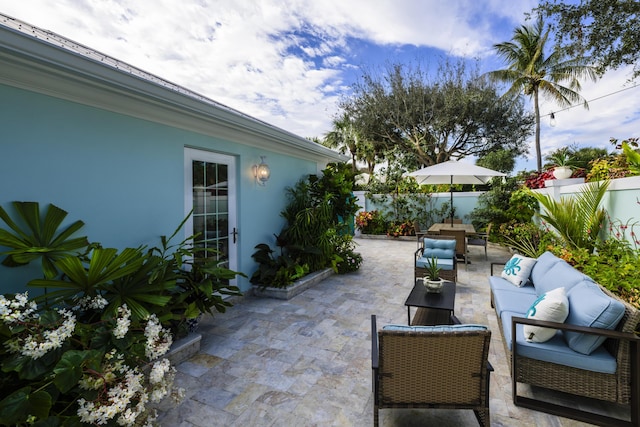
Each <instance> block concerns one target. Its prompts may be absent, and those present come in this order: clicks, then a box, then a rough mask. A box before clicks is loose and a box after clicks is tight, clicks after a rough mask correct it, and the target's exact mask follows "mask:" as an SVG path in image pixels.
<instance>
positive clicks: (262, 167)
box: [253, 156, 271, 186]
mask: <svg viewBox="0 0 640 427" xmlns="http://www.w3.org/2000/svg"><path fill="white" fill-rule="evenodd" d="M265 157H266V156H260V164H259V165H253V176H255V177H256V182H257V183H258V185H262V186H264V185H265V184H266V183H267V181H269V177H270V176H271V170H270V169H269V165H268V164H266V163H265V162H264V158H265Z"/></svg>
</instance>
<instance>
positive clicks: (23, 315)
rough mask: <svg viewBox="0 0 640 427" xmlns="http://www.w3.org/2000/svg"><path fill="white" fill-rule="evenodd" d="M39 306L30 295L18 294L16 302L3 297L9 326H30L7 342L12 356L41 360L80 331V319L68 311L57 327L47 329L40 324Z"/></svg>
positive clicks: (2, 313)
mask: <svg viewBox="0 0 640 427" xmlns="http://www.w3.org/2000/svg"><path fill="white" fill-rule="evenodd" d="M36 310H37V306H36V304H35V302H33V301H29V299H28V296H27V293H26V292H25V293H24V294H16V296H15V298H14V299H13V300H8V299H6V298H5V297H4V295H0V318H1V319H2V321H3V322H4V323H5V324H8V325H9V326H10V327H11V325H14V324H17V323H22V324H26V325H27V326H28V328H27V330H26V333H21V334H19V335H16V336H15V337H13V338H12V339H9V340H7V341H6V342H5V347H6V348H7V349H8V350H9V352H11V353H20V354H22V355H23V356H27V357H30V358H32V359H39V358H40V357H42V356H44V355H45V354H47V353H48V352H50V351H51V350H54V349H56V348H60V347H62V345H63V344H64V342H65V341H66V340H68V339H69V338H70V337H71V336H72V335H73V332H74V330H75V329H76V317H75V316H74V315H73V314H72V313H71V312H70V311H68V310H64V309H60V310H58V313H59V314H60V315H61V316H62V317H63V319H64V320H63V321H62V323H61V324H60V325H59V327H57V328H53V329H47V328H46V327H45V326H44V325H41V324H40V323H39V322H38V318H39V316H38V313H36V312H35V311H36Z"/></svg>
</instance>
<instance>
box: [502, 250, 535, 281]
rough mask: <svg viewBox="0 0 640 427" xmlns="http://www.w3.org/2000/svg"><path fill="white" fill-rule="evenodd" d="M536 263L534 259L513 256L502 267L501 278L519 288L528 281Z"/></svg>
mask: <svg viewBox="0 0 640 427" xmlns="http://www.w3.org/2000/svg"><path fill="white" fill-rule="evenodd" d="M536 261H537V260H536V259H535V258H527V257H526V256H522V255H514V256H512V257H511V259H510V260H509V261H507V263H506V264H505V265H504V269H503V270H502V274H501V276H502V277H503V278H505V279H507V280H508V281H509V282H511V283H512V284H514V285H516V286H517V287H519V288H520V287H522V286H524V285H525V284H526V283H527V282H528V281H529V275H530V274H531V270H532V269H533V266H534V265H536Z"/></svg>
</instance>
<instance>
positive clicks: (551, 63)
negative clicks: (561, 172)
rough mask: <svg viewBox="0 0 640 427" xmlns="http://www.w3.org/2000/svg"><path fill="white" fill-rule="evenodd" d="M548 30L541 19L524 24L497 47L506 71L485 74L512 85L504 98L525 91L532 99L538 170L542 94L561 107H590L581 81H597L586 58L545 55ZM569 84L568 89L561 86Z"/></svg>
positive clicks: (556, 52)
mask: <svg viewBox="0 0 640 427" xmlns="http://www.w3.org/2000/svg"><path fill="white" fill-rule="evenodd" d="M549 31H550V30H549V29H547V30H546V31H544V23H543V21H542V18H539V19H538V21H537V22H536V23H535V24H534V25H533V26H525V25H523V26H522V27H520V28H516V30H515V31H514V35H513V40H512V41H510V42H504V43H498V44H496V45H494V46H493V47H494V49H496V51H497V53H498V56H500V57H502V58H503V59H504V60H505V61H506V62H507V66H508V68H507V69H504V70H496V71H490V72H488V73H487V74H486V75H487V76H488V77H489V78H490V79H491V80H493V81H499V82H505V83H509V84H511V87H510V88H509V89H508V90H507V92H506V93H505V94H504V95H503V96H517V95H519V94H520V93H522V92H524V94H525V95H527V96H529V97H533V106H534V113H535V117H536V156H537V166H538V171H541V170H542V155H541V152H540V107H539V104H538V101H539V99H538V98H539V95H540V93H542V94H543V95H546V96H548V97H550V98H551V99H552V100H554V101H556V102H557V103H558V104H559V105H560V106H562V107H568V106H571V105H573V104H577V103H580V102H582V103H583V105H584V107H585V108H587V109H588V108H589V104H587V101H586V100H584V98H583V97H582V96H581V95H580V94H579V93H578V91H579V90H580V81H579V79H581V78H584V77H588V78H590V79H591V80H592V81H595V80H596V77H597V75H596V69H595V67H592V66H590V65H588V63H587V60H586V58H582V57H578V58H570V59H565V57H566V53H565V51H564V50H562V49H561V48H559V47H555V48H553V49H552V51H551V53H550V54H549V55H548V56H545V47H546V43H547V39H548V37H549ZM562 82H568V86H562V85H561V84H560V83H562Z"/></svg>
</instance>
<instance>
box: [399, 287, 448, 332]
mask: <svg viewBox="0 0 640 427" xmlns="http://www.w3.org/2000/svg"><path fill="white" fill-rule="evenodd" d="M455 300H456V283H455V282H448V281H447V282H444V284H443V286H442V291H440V292H439V293H430V292H427V289H426V288H425V287H424V285H423V284H422V279H416V283H415V285H414V286H413V289H412V290H411V293H410V294H409V296H408V297H407V300H406V301H405V302H404V305H406V306H407V315H408V318H409V320H408V322H407V323H408V324H409V325H450V324H452V323H454V315H453V309H454V305H455ZM411 307H417V308H418V310H417V311H416V316H415V317H414V318H413V323H412V322H411Z"/></svg>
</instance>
